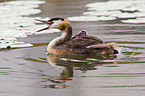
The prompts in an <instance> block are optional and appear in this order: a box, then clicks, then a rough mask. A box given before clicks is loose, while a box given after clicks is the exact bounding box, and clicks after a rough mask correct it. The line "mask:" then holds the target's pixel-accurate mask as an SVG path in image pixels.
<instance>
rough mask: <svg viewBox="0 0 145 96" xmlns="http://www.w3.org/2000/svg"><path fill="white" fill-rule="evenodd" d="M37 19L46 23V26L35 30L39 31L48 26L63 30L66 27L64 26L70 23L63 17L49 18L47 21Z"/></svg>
mask: <svg viewBox="0 0 145 96" xmlns="http://www.w3.org/2000/svg"><path fill="white" fill-rule="evenodd" d="M37 21H40V22H42V23H45V24H48V27H46V28H43V29H40V30H38V31H37V32H40V31H43V30H46V29H49V28H54V29H59V30H61V31H62V32H63V31H64V30H65V29H66V27H67V26H68V25H70V22H69V21H67V20H65V19H64V18H51V19H49V20H48V21H42V20H37ZM70 26H71V25H70Z"/></svg>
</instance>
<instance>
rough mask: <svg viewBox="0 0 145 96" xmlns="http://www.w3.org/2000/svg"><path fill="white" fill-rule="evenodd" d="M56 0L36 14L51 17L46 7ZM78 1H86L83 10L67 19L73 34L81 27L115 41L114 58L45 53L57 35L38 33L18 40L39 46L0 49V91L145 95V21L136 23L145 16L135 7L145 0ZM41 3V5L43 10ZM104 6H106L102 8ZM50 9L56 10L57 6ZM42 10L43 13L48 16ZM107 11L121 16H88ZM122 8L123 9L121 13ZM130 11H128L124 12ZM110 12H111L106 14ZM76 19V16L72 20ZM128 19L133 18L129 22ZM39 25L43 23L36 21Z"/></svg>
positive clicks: (33, 95) (7, 94)
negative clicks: (100, 6) (115, 50)
mask: <svg viewBox="0 0 145 96" xmlns="http://www.w3.org/2000/svg"><path fill="white" fill-rule="evenodd" d="M56 1H57V0H56ZM56 1H53V0H52V1H51V2H50V1H46V3H44V4H43V5H41V7H40V8H42V9H41V10H42V12H43V13H40V14H41V15H42V17H41V16H40V14H39V15H38V17H39V16H40V17H39V18H42V19H47V18H50V17H51V16H52V15H54V13H53V10H52V12H50V10H49V11H47V10H46V8H50V5H51V4H52V5H53V4H54V5H55V4H56V5H57V4H58V1H57V2H56ZM74 1H75V0H74ZM78 1H79V2H82V3H79V4H84V5H81V6H84V7H86V8H87V10H84V11H83V13H80V14H82V15H81V16H79V15H80V14H78V13H77V12H78V11H77V10H76V12H75V10H74V11H73V12H72V14H71V16H68V17H67V19H68V20H70V21H71V23H72V26H73V30H74V34H75V33H77V32H79V31H80V30H83V29H85V30H87V31H88V33H89V34H90V35H93V36H97V37H99V38H101V39H102V40H104V41H106V42H115V43H117V46H119V47H120V49H119V52H120V53H119V55H118V56H115V57H96V56H82V55H81V56H79V55H78V56H70V55H46V51H45V50H46V47H47V43H48V42H49V41H50V40H51V39H53V38H55V37H56V36H59V35H60V33H53V32H51V33H49V34H48V33H47V34H37V35H31V36H29V37H28V38H23V39H19V40H20V41H24V42H29V43H31V44H33V45H37V46H35V47H30V48H22V49H13V50H5V51H0V56H1V57H0V61H1V63H0V77H1V78H0V82H1V87H0V95H2V96H11V95H14V96H49V95H50V96H60V95H61V96H62V95H63V96H96V95H100V96H105V95H107V96H137V95H139V96H144V94H145V81H144V79H145V70H144V69H145V54H144V53H145V42H144V41H145V32H144V30H145V27H144V26H145V24H144V22H143V20H142V22H140V21H138V18H142V19H143V18H144V17H140V14H139V13H143V14H144V11H143V10H139V4H140V3H141V5H142V6H144V1H141V0H125V1H120V0H114V1H107V0H106V1H101V0H100V2H95V1H93V0H92V1H93V2H94V3H93V2H92V1H90V0H89V1H88V2H87V4H86V1H82V0H78ZM66 2H67V3H66ZM68 2H73V1H65V0H62V1H61V2H59V3H60V5H61V6H60V8H61V7H63V6H62V5H64V4H68V5H69V6H70V5H71V4H70V3H68ZM89 2H91V3H89ZM110 2H111V3H110ZM139 2H140V3H139ZM48 3H49V4H48ZM100 4H101V5H102V7H103V8H100V9H98V6H96V5H100ZM108 4H112V5H114V6H111V5H108ZM119 4H120V5H119ZM128 4H132V5H131V6H132V7H133V8H134V9H132V7H131V9H130V8H128V7H127V6H129V5H128ZM121 5H122V6H121ZM43 6H45V9H44V8H43ZM104 6H109V7H106V8H105V7H104ZM115 6H119V7H115ZM71 7H73V8H78V9H79V5H77V4H76V5H75V3H73V6H71ZM96 7H97V8H96ZM51 8H52V9H53V8H54V9H55V8H57V6H54V7H51ZM60 8H58V9H57V11H58V12H60V13H59V14H60V15H61V16H62V15H63V14H64V16H66V15H67V14H66V13H62V12H61V10H62V9H60ZM109 8H110V9H109ZM124 8H128V9H124ZM59 9H60V10H59ZM102 9H103V10H102ZM44 10H45V11H47V13H46V14H47V16H46V15H45V12H44ZM68 10H69V8H66V11H68ZM101 10H102V11H101ZM108 10H111V11H110V12H111V14H116V11H117V12H119V14H117V15H116V17H113V19H105V20H104V19H100V18H99V20H98V19H97V20H96V19H92V18H91V17H92V16H93V17H94V16H95V18H96V17H98V15H97V14H98V11H99V13H100V12H101V13H100V14H102V16H103V18H104V17H105V18H106V14H108ZM114 10H116V11H114ZM126 10H127V12H124V11H126ZM92 11H93V14H92ZM130 11H131V13H128V12H130ZM134 11H135V12H134ZM48 12H49V13H50V15H49V14H48ZM106 12H107V13H106ZM104 13H105V14H104ZM124 13H126V14H130V15H133V14H136V15H133V16H135V18H134V17H133V18H132V17H131V18H129V17H128V16H126V15H123V14H124ZM137 13H138V14H137ZM73 14H74V15H73ZM121 14H122V15H123V16H124V17H123V18H121V17H119V16H121ZM84 16H85V19H84ZM111 16H112V15H110V13H109V15H108V17H107V18H110V17H111ZM38 17H37V18H38ZM54 17H55V16H54ZM80 17H81V18H80ZM82 17H83V19H82ZM74 18H76V19H75V20H74ZM111 18H112V17H111ZM129 20H134V21H136V22H128V21H129ZM124 21H125V22H124ZM30 24H31V23H30ZM34 25H36V26H39V25H37V23H35V22H34V23H33V24H32V26H34ZM40 27H42V26H41V25H40ZM40 27H39V28H40ZM6 28H7V27H6ZM31 28H32V27H31ZM39 28H38V29H39ZM36 29H37V28H36ZM28 30H29V28H28ZM33 30H34V29H33ZM43 43H45V44H43Z"/></svg>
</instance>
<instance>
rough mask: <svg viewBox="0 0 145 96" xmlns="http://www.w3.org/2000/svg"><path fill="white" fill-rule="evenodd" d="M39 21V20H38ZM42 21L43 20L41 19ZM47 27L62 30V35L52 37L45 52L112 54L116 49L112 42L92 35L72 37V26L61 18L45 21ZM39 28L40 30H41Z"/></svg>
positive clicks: (115, 52)
mask: <svg viewBox="0 0 145 96" xmlns="http://www.w3.org/2000/svg"><path fill="white" fill-rule="evenodd" d="M39 21H41V20H39ZM42 22H44V21H42ZM47 24H49V26H48V27H47V28H44V30H45V29H48V28H57V29H59V30H61V31H62V35H61V36H60V37H57V38H55V39H53V40H52V41H51V42H50V43H49V45H48V47H47V52H48V53H51V54H87V55H114V54H117V53H118V51H117V50H116V49H115V45H114V43H108V44H105V43H104V42H103V41H102V40H101V39H99V38H97V37H94V36H87V35H86V36H77V37H75V38H71V37H72V27H71V24H70V22H69V21H67V20H65V19H63V18H51V19H50V20H48V21H47ZM42 30H43V29H41V30H40V31H42Z"/></svg>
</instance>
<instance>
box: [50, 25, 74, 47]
mask: <svg viewBox="0 0 145 96" xmlns="http://www.w3.org/2000/svg"><path fill="white" fill-rule="evenodd" d="M61 31H62V35H61V36H60V37H57V38H55V39H53V40H52V41H51V42H50V43H49V45H48V47H51V48H53V47H56V46H58V45H60V44H62V43H64V42H65V41H68V40H70V39H71V37H72V27H71V25H70V24H68V25H65V27H64V29H63V30H61Z"/></svg>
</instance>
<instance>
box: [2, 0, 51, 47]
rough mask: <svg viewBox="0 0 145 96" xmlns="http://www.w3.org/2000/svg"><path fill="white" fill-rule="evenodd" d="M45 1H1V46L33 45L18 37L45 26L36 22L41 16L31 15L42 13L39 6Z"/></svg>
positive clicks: (30, 33) (32, 32)
mask: <svg viewBox="0 0 145 96" xmlns="http://www.w3.org/2000/svg"><path fill="white" fill-rule="evenodd" d="M43 3H45V1H40V0H35V1H25V0H24V1H23V0H20V1H10V2H3V3H0V24H1V25H2V26H0V48H7V47H12V48H16V47H29V46H33V45H32V44H30V43H25V42H18V41H17V38H18V37H27V35H32V34H35V33H36V31H37V30H38V29H39V28H41V27H44V25H41V27H40V25H39V26H37V25H36V24H35V22H36V20H35V19H40V18H41V17H29V15H32V14H38V13H40V12H41V10H40V9H38V7H39V5H40V4H43ZM45 19H48V18H45ZM49 32H51V31H49Z"/></svg>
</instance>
